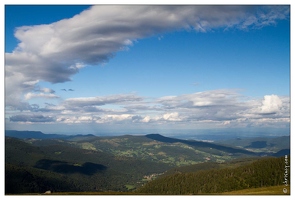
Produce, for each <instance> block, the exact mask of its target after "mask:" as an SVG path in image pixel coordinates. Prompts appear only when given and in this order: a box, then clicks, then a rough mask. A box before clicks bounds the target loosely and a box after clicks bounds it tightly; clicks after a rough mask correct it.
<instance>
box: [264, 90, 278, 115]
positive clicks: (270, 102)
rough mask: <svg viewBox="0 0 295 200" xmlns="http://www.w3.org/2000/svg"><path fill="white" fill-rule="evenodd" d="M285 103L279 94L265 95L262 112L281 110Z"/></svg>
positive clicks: (268, 112)
mask: <svg viewBox="0 0 295 200" xmlns="http://www.w3.org/2000/svg"><path fill="white" fill-rule="evenodd" d="M282 105H283V103H282V100H281V99H280V97H278V96H277V95H265V96H264V99H263V101H262V106H261V113H263V114H270V113H276V112H279V111H280V109H281V107H282Z"/></svg>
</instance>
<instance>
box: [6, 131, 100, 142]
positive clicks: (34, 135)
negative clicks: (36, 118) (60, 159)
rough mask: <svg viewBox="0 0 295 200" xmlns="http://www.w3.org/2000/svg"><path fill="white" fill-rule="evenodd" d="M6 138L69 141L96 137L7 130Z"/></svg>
mask: <svg viewBox="0 0 295 200" xmlns="http://www.w3.org/2000/svg"><path fill="white" fill-rule="evenodd" d="M5 136H8V137H15V138H19V139H29V138H32V139H68V140H71V139H72V140H78V139H81V138H83V139H84V138H89V137H96V136H95V135H92V134H88V135H61V134H45V133H42V132H41V131H16V130H5Z"/></svg>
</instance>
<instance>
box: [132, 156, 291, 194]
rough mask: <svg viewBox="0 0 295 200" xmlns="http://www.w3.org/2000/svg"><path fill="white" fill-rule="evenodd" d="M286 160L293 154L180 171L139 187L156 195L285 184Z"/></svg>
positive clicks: (211, 191)
mask: <svg viewBox="0 0 295 200" xmlns="http://www.w3.org/2000/svg"><path fill="white" fill-rule="evenodd" d="M285 162H287V163H290V159H289V156H288V158H287V161H286V160H285V156H284V157H280V158H262V159H259V160H257V161H255V162H253V163H251V164H247V165H243V166H239V167H236V168H223V169H209V170H200V171H197V172H189V173H181V172H179V173H175V174H173V175H169V176H164V177H160V178H158V179H156V180H154V181H151V182H149V183H147V184H146V185H144V186H143V187H142V188H139V189H138V191H137V192H139V193H147V194H154V195H155V194H156V195H158V194H165V195H187V194H212V193H223V192H229V191H234V190H241V189H249V188H258V187H267V186H277V185H283V181H284V180H285V174H284V173H285V166H286V163H285ZM288 173H289V175H290V172H288ZM287 182H288V185H290V176H288V177H287ZM282 194H283V193H282Z"/></svg>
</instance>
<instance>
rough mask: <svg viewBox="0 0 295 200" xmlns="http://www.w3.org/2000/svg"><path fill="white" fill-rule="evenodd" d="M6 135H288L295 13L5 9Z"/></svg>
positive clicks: (198, 8)
mask: <svg viewBox="0 0 295 200" xmlns="http://www.w3.org/2000/svg"><path fill="white" fill-rule="evenodd" d="M5 128H6V129H9V130H11V129H13V130H38V131H42V132H44V133H65V134H70V133H75V134H76V133H81V134H87V133H94V134H95V133H97V134H99V133H109V134H111V133H118V134H123V133H124V134H126V133H151V132H159V133H163V132H165V133H169V132H170V133H172V132H183V133H185V132H186V133H188V132H192V131H193V132H194V131H197V130H204V129H206V130H220V131H223V132H224V131H227V130H229V131H230V130H237V129H239V130H259V131H261V130H275V132H276V133H277V134H284V135H285V134H289V128H290V7H289V6H283V5H280V6H268V5H262V6H257V5H254V6H251V5H248V6H245V5H236V6H232V5H223V6H214V5H207V6H204V5H194V6H192V5H190V6H188V5H182V6H180V5H177V6H169V5H165V6H163V5H162V6H159V5H154V6H151V5H120V6H119V5H95V6H91V5H79V6H70V5H63V6H57V5H55V6H53V5H51V6H48V5H47V6H44V5H43V6H40V5H39V6H36V5H35V6H32V5H31V6H28V5H26V6H25V5H20V6H15V5H6V6H5Z"/></svg>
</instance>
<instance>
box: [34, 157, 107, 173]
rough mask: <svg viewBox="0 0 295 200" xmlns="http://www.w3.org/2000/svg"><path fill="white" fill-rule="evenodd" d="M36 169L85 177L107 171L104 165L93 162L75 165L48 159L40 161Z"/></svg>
mask: <svg viewBox="0 0 295 200" xmlns="http://www.w3.org/2000/svg"><path fill="white" fill-rule="evenodd" d="M34 167H36V168H39V169H45V170H49V171H53V172H57V173H63V174H73V173H80V174H85V175H93V174H95V173H96V172H99V171H103V170H106V169H107V167H106V166H104V165H100V164H95V163H91V162H86V163H84V164H83V165H74V164H71V163H67V162H63V161H58V160H48V159H42V160H39V161H38V162H37V163H36V164H35V166H34Z"/></svg>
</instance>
